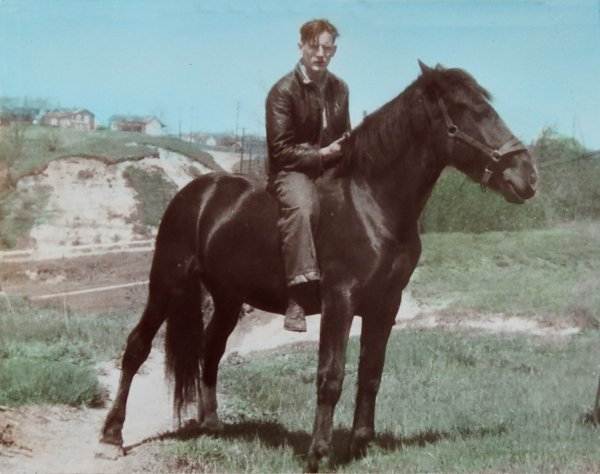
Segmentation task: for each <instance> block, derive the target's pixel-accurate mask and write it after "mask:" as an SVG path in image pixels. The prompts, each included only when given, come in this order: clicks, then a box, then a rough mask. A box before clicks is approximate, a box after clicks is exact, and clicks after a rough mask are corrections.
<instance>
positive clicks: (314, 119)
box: [266, 20, 350, 332]
mask: <svg viewBox="0 0 600 474" xmlns="http://www.w3.org/2000/svg"><path fill="white" fill-rule="evenodd" d="M338 36H339V34H338V31H337V29H336V28H335V26H333V25H332V24H331V23H330V22H329V21H327V20H312V21H309V22H308V23H305V24H304V25H302V27H301V28H300V43H299V44H298V47H299V48H300V53H301V58H300V62H299V63H298V64H297V65H296V68H295V69H294V70H293V71H292V72H290V73H288V74H287V75H285V76H284V77H283V78H281V79H280V80H279V81H278V82H277V83H276V84H275V85H274V86H273V88H272V89H271V91H270V92H269V95H268V97H267V102H266V126H267V146H268V151H269V167H268V174H269V184H268V189H269V191H270V192H271V193H272V194H273V195H274V196H275V198H276V199H277V201H278V203H279V210H280V216H279V221H278V228H279V232H280V236H281V243H282V250H283V260H284V267H285V276H286V281H287V285H288V288H289V301H288V307H287V310H286V313H285V322H284V328H285V329H287V330H290V331H298V332H304V331H306V322H305V320H304V316H305V313H304V309H303V308H302V306H301V305H300V304H299V300H301V298H300V297H299V295H300V294H301V291H302V287H303V286H305V285H306V284H311V283H312V284H318V282H319V280H320V272H319V267H318V264H317V258H316V250H315V244H314V240H313V233H314V231H315V230H316V225H317V222H318V218H319V200H318V196H317V190H316V187H315V179H316V178H318V177H319V176H320V175H321V173H322V172H323V170H325V169H327V168H330V167H332V166H335V165H336V164H337V163H338V162H339V161H340V160H341V157H342V141H343V136H344V134H345V133H346V132H347V131H349V130H350V116H349V112H348V87H347V86H346V84H345V83H344V82H343V81H342V80H341V79H339V78H338V77H336V76H335V75H333V74H332V73H330V72H329V71H328V67H329V62H330V61H331V58H333V56H334V55H335V52H336V45H335V41H336V39H337V37H338Z"/></svg>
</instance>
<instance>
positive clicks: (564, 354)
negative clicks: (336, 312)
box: [162, 331, 600, 472]
mask: <svg viewBox="0 0 600 474" xmlns="http://www.w3.org/2000/svg"><path fill="white" fill-rule="evenodd" d="M597 337H598V334H597V333H595V332H594V333H589V334H587V335H585V336H578V337H575V338H573V339H571V340H570V341H569V342H566V343H562V344H557V343H548V342H545V343H544V342H541V341H540V340H534V339H528V338H524V337H505V336H486V337H481V336H475V335H472V334H468V333H458V334H457V333H448V332H443V331H427V332H425V331H402V332H396V333H394V334H393V336H392V338H391V340H390V344H389V346H388V358H387V363H386V367H385V372H384V376H383V380H382V385H381V389H380V395H379V397H378V408H377V410H378V411H377V417H376V429H377V433H378V435H377V438H376V440H375V442H374V443H373V446H372V447H371V448H370V450H369V452H368V454H367V455H366V456H365V457H364V458H362V459H358V460H350V459H348V458H347V457H346V455H345V443H347V441H348V438H349V429H350V426H351V423H352V414H353V407H354V387H355V384H356V372H357V357H358V351H359V348H358V343H357V340H353V341H352V342H351V344H350V347H349V353H348V363H347V373H346V381H345V386H344V393H343V395H342V399H341V400H340V403H339V404H338V408H337V411H336V418H335V430H334V453H335V459H336V460H337V461H336V464H335V465H334V469H335V470H338V471H340V472H485V471H487V472H548V471H553V472H554V471H555V472H572V471H576V470H580V471H585V470H586V469H588V470H590V469H595V468H596V466H598V465H599V463H600V451H598V449H597V440H598V434H597V431H595V430H594V429H592V428H591V427H589V426H587V425H584V424H582V423H581V417H582V415H584V414H585V413H586V412H588V411H589V410H590V409H591V407H592V404H593V399H594V393H595V388H596V383H597V377H598V375H597V364H598V360H599V357H600V347H599V346H598V344H597ZM315 371H316V347H310V348H308V349H307V350H305V351H304V352H300V353H298V352H294V351H293V350H290V351H289V353H287V354H278V355H273V354H267V355H264V356H255V357H253V358H252V360H250V361H249V362H246V363H244V364H243V365H241V366H226V367H224V368H223V369H222V371H221V374H222V375H221V377H222V386H223V390H224V392H225V394H226V395H225V396H224V402H225V403H222V407H221V410H222V415H223V419H224V421H225V422H226V428H225V432H224V434H222V435H219V436H214V437H209V436H199V437H197V438H192V439H188V440H178V441H175V440H171V441H168V442H166V443H165V445H164V446H163V449H162V456H163V457H164V458H165V459H166V465H168V466H171V467H176V468H179V469H184V468H188V469H196V470H200V471H211V472H212V471H216V472H293V471H300V470H301V469H302V467H303V462H304V459H303V457H304V455H305V454H306V452H307V449H308V445H309V443H310V434H311V430H312V421H313V416H314V408H315V398H316V396H315Z"/></svg>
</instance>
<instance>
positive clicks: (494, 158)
mask: <svg viewBox="0 0 600 474" xmlns="http://www.w3.org/2000/svg"><path fill="white" fill-rule="evenodd" d="M437 102H438V106H439V108H440V110H441V112H442V116H443V117H444V121H445V122H446V131H447V132H448V136H449V137H450V138H451V139H452V140H460V141H462V142H463V143H466V144H467V145H470V146H472V147H473V148H476V149H477V150H479V151H481V152H483V153H484V154H485V155H486V157H487V158H488V160H489V161H488V163H487V165H486V167H485V170H484V171H483V176H482V177H481V181H480V182H479V183H480V186H481V189H482V190H483V191H485V190H486V188H487V185H488V183H489V181H490V178H491V177H492V174H493V173H494V171H495V169H496V166H497V165H498V163H499V162H500V160H501V159H502V158H503V157H505V156H507V155H510V154H512V153H516V152H518V151H527V148H525V146H524V145H523V143H521V141H520V140H519V139H518V138H516V137H514V136H513V137H512V138H510V139H509V140H508V141H507V142H506V143H504V145H502V146H501V147H500V148H492V147H490V146H488V145H486V144H485V143H482V142H480V141H479V140H477V139H476V138H473V137H471V136H470V135H467V134H466V133H465V132H463V131H462V130H461V129H460V128H458V126H457V125H456V124H455V123H454V122H453V121H452V119H451V118H450V114H449V113H448V108H447V107H446V103H445V102H444V99H442V98H441V97H438V101H437ZM423 103H424V104H425V107H426V108H428V106H427V101H426V100H425V99H424V100H423ZM427 112H428V113H429V111H427Z"/></svg>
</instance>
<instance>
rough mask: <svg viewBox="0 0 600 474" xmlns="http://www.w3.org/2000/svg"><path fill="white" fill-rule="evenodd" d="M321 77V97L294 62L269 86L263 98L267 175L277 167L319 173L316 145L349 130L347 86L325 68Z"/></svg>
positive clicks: (321, 144) (331, 139)
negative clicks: (264, 104)
mask: <svg viewBox="0 0 600 474" xmlns="http://www.w3.org/2000/svg"><path fill="white" fill-rule="evenodd" d="M323 80H324V81H325V83H324V85H323V86H322V90H323V93H322V98H321V94H320V91H319V89H318V85H317V84H316V83H314V82H313V81H311V80H310V79H308V78H307V77H306V76H305V75H304V74H303V72H302V71H301V70H300V65H299V64H298V66H297V67H296V69H295V70H294V71H292V72H290V73H288V74H287V75H285V76H284V77H282V78H281V79H280V80H279V81H278V82H277V83H276V84H275V85H274V86H273V87H272V88H271V90H270V92H269V95H268V96H267V101H266V126H267V147H268V153H269V163H268V173H269V175H270V176H273V175H274V174H277V173H279V172H280V171H300V172H302V173H305V174H307V175H308V176H310V177H311V178H316V177H318V176H320V174H321V173H322V172H323V169H322V165H321V157H320V155H319V149H320V148H322V147H325V146H327V145H329V144H330V143H331V142H333V141H335V140H337V139H338V138H340V137H341V136H342V135H343V134H344V133H345V132H346V131H349V130H350V114H349V110H348V86H347V85H346V83H345V82H344V81H342V80H341V79H339V78H338V77H337V76H335V75H334V74H332V73H330V72H329V71H327V72H326V76H325V77H324V79H323ZM323 109H325V116H326V120H327V124H326V126H325V127H324V126H323V125H324V123H323V115H324V114H323Z"/></svg>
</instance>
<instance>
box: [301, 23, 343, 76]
mask: <svg viewBox="0 0 600 474" xmlns="http://www.w3.org/2000/svg"><path fill="white" fill-rule="evenodd" d="M298 47H299V48H300V51H301V52H302V63H303V64H304V67H305V68H306V72H307V73H308V75H309V76H310V77H318V76H320V75H321V74H323V73H324V72H325V71H326V70H327V67H328V66H329V61H331V58H332V57H333V55H334V54H335V49H336V46H335V40H334V39H333V35H332V34H331V33H328V32H327V31H324V32H323V33H321V34H320V35H319V36H317V37H315V38H312V39H311V40H309V41H307V42H306V43H300V44H299V45H298Z"/></svg>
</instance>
